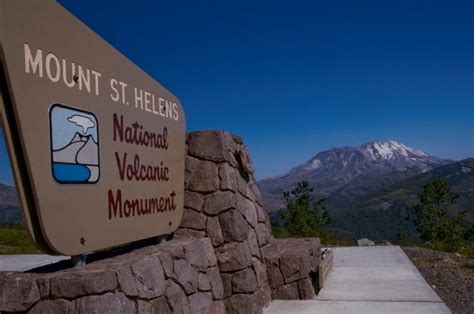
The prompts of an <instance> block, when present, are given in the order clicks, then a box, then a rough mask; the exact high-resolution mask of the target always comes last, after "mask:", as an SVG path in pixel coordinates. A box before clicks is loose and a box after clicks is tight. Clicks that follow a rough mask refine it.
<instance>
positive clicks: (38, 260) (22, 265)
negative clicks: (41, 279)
mask: <svg viewBox="0 0 474 314" xmlns="http://www.w3.org/2000/svg"><path fill="white" fill-rule="evenodd" d="M66 259H70V257H69V256H51V255H46V254H28V255H0V271H14V272H23V271H27V270H30V269H33V268H37V267H41V266H45V265H49V264H54V263H56V262H59V261H62V260H66Z"/></svg>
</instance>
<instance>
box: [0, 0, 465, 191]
mask: <svg viewBox="0 0 474 314" xmlns="http://www.w3.org/2000/svg"><path fill="white" fill-rule="evenodd" d="M59 2H60V3H61V4H63V5H64V6H65V7H66V8H67V9H69V10H70V11H71V12H72V13H73V14H75V15H76V16H77V17H79V18H80V19H81V20H82V21H84V22H85V23H86V24H87V25H89V26H90V27H91V28H92V29H93V30H94V31H96V32H97V33H99V34H100V35H101V36H102V37H103V38H104V39H106V40H107V41H109V42H110V43H111V44H112V45H113V46H115V47H116V48H117V49H118V50H120V51H121V52H122V53H124V54H125V55H126V56H127V57H128V58H130V59H131V60H132V61H134V62H135V63H136V64H137V65H139V66H140V67H141V68H142V69H144V70H145V71H146V72H148V73H149V74H150V75H152V76H153V77H154V78H155V79H157V80H158V81H160V82H161V83H162V84H163V85H165V86H166V87H167V88H168V89H170V90H171V91H172V92H173V93H174V94H175V95H176V96H177V97H178V98H179V99H180V100H181V102H182V104H183V106H184V108H185V111H186V116H187V124H188V130H189V131H193V130H201V129H223V130H227V131H230V132H233V133H236V134H239V135H241V136H242V137H243V138H244V140H245V142H246V144H247V145H248V146H249V149H250V152H251V155H252V158H253V160H254V163H255V165H256V169H257V177H258V178H263V177H267V176H272V175H276V174H279V173H281V172H284V171H286V170H288V169H289V168H291V167H293V166H295V165H297V164H299V163H302V162H304V161H306V160H308V159H310V158H311V157H312V156H313V155H314V154H316V153H317V152H319V151H322V150H326V149H329V148H331V147H336V146H355V145H359V144H361V143H364V142H368V141H373V140H383V139H395V140H398V141H400V142H402V143H405V144H408V145H410V146H414V147H416V148H419V149H422V150H424V151H426V152H427V153H430V154H433V155H436V156H439V157H444V158H450V159H456V160H458V159H463V158H466V157H472V156H474V7H473V6H474V5H473V2H472V1H467V0H466V1H436V0H433V1H418V0H400V1H363V0H362V1H338V0H335V1H138V0H136V1H113V2H110V3H109V2H107V1H90V0H82V1H73V0H60V1H59ZM1 160H2V159H0V161H1ZM0 167H1V170H2V173H3V172H4V171H3V169H4V166H1V165H0ZM2 180H4V178H2V177H0V182H1V181H2Z"/></svg>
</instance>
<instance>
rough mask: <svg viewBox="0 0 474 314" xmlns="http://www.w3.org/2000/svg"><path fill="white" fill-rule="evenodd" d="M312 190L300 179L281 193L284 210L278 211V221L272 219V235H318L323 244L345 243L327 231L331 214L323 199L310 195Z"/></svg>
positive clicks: (285, 236) (288, 236)
mask: <svg viewBox="0 0 474 314" xmlns="http://www.w3.org/2000/svg"><path fill="white" fill-rule="evenodd" d="M313 191H314V189H313V188H312V187H311V186H310V185H309V183H308V182H307V181H302V182H299V183H298V184H297V186H296V187H295V188H294V189H293V190H291V191H289V192H288V191H286V192H284V193H283V197H284V199H285V203H286V210H282V211H280V216H281V217H280V218H281V221H280V222H278V221H275V220H274V221H272V229H273V236H274V237H275V238H290V237H296V238H304V237H318V238H320V240H321V242H322V243H324V244H337V245H341V244H347V242H346V241H344V240H342V239H338V238H336V237H335V236H334V235H333V234H332V233H331V232H329V230H328V226H329V224H330V222H331V216H330V214H329V211H328V210H327V209H326V207H325V206H324V199H319V200H316V199H315V198H314V197H313V196H311V195H312V193H313Z"/></svg>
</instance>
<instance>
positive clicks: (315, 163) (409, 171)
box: [259, 140, 450, 210]
mask: <svg viewBox="0 0 474 314" xmlns="http://www.w3.org/2000/svg"><path fill="white" fill-rule="evenodd" d="M449 162H450V161H447V160H444V159H441V158H437V157H434V156H430V155H428V154H426V153H424V152H423V151H421V150H419V149H416V148H412V147H410V146H407V145H405V144H402V143H399V142H397V141H394V140H388V141H379V142H370V143H366V144H363V145H360V146H357V147H341V148H333V149H330V150H327V151H324V152H320V153H318V154H317V155H316V156H314V157H313V158H311V159H310V160H308V161H307V162H306V163H304V164H302V165H300V166H297V167H295V168H293V169H292V170H290V171H289V172H287V173H285V174H283V175H280V176H277V177H273V178H269V179H265V180H261V181H260V182H259V187H260V189H261V191H262V193H263V196H264V201H265V202H266V204H265V205H266V207H267V210H276V209H279V208H281V206H282V198H281V195H282V193H283V191H284V190H287V189H290V188H291V187H292V186H294V185H295V184H296V183H297V182H300V181H303V180H305V181H308V182H309V183H310V184H311V185H312V186H314V187H315V188H316V192H317V193H318V194H319V195H321V196H325V197H330V196H334V195H335V194H337V195H338V196H340V197H338V199H339V200H344V201H350V199H351V198H352V197H353V196H358V195H361V194H364V193H368V192H373V191H374V190H376V189H379V188H383V187H384V186H387V185H388V184H392V183H394V182H396V181H397V180H400V179H404V178H407V177H409V176H411V175H415V174H419V173H423V172H426V171H428V170H430V169H433V168H435V167H438V166H441V165H444V164H447V163H449Z"/></svg>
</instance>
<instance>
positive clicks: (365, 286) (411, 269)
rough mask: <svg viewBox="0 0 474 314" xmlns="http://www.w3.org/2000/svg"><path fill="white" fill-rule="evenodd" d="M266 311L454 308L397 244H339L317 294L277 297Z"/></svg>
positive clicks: (277, 313)
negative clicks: (295, 298)
mask: <svg viewBox="0 0 474 314" xmlns="http://www.w3.org/2000/svg"><path fill="white" fill-rule="evenodd" d="M264 313H265V314H282V313H300V314H304V313H430V314H431V313H451V312H450V311H449V309H448V308H447V307H446V305H445V304H444V303H443V301H442V300H441V299H440V298H439V297H438V295H437V294H436V293H435V292H434V291H433V290H432V289H431V287H430V286H429V285H428V283H427V282H426V281H425V280H424V278H423V277H422V276H421V274H420V273H419V272H418V270H417V269H416V267H415V266H414V265H413V264H412V262H411V261H410V260H409V258H408V257H407V256H406V255H405V253H404V252H403V251H402V249H400V247H398V246H373V247H349V248H336V249H334V269H333V271H332V272H331V273H330V274H329V276H328V280H327V284H326V287H324V288H323V289H322V290H321V291H320V292H319V295H318V296H317V297H316V298H315V299H314V300H305V301H293V300H292V301H284V300H276V301H273V302H272V303H271V304H270V305H269V306H268V307H267V308H266V309H265V310H264Z"/></svg>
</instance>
